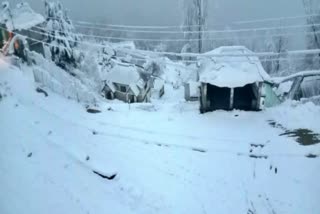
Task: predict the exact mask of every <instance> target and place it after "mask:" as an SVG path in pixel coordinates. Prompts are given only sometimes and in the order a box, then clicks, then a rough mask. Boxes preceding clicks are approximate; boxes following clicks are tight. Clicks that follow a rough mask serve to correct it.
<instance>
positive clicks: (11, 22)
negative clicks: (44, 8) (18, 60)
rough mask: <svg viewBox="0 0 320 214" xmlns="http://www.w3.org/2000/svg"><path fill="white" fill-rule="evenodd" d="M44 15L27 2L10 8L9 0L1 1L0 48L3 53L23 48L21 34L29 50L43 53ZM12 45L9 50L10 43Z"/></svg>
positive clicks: (15, 51)
mask: <svg viewBox="0 0 320 214" xmlns="http://www.w3.org/2000/svg"><path fill="white" fill-rule="evenodd" d="M44 22H45V19H44V17H43V16H42V15H41V14H38V13H36V12H34V11H33V10H32V9H31V7H30V6H29V4H28V3H25V2H24V3H19V4H17V5H16V7H14V8H10V4H9V2H3V3H2V5H1V9H0V27H1V28H0V32H1V33H0V48H2V50H3V52H4V53H5V54H8V53H10V52H14V53H17V52H19V51H20V52H21V50H19V49H24V47H23V43H22V41H21V39H22V38H21V36H20V35H22V36H24V37H25V38H26V41H27V45H28V47H29V50H31V51H36V52H38V53H41V54H44V50H43V44H42V42H41V41H43V40H44V33H41V32H42V30H41V29H40V28H42V27H43V26H42V25H43V23H44ZM12 42H13V43H14V45H11V46H12V47H14V50H11V49H10V48H9V47H10V45H9V44H10V43H12Z"/></svg>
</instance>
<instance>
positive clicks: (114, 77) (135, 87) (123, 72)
mask: <svg viewBox="0 0 320 214" xmlns="http://www.w3.org/2000/svg"><path fill="white" fill-rule="evenodd" d="M105 79H106V80H107V83H108V86H109V87H110V85H111V83H117V84H123V85H128V86H129V87H130V89H131V91H132V92H133V93H134V94H135V95H136V96H138V95H139V93H140V89H142V88H143V86H144V81H143V79H142V78H141V75H140V72H139V70H138V68H137V67H136V66H132V65H126V64H116V65H115V66H114V67H113V68H112V69H111V70H110V71H109V72H108V73H107V74H106V75H105ZM111 87H112V86H111ZM111 87H110V88H111ZM139 88H140V89H139ZM111 90H112V88H111Z"/></svg>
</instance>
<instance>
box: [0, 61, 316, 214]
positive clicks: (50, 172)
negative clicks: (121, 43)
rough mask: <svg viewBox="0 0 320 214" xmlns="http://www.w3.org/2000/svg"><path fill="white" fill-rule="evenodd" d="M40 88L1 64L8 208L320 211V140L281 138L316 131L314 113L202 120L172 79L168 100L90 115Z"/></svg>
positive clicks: (0, 134) (0, 168) (288, 107)
mask: <svg viewBox="0 0 320 214" xmlns="http://www.w3.org/2000/svg"><path fill="white" fill-rule="evenodd" d="M37 87H39V85H37V84H36V83H35V82H34V77H33V74H32V70H31V69H29V68H27V67H25V66H22V67H21V69H19V68H17V67H14V66H12V65H9V64H8V63H6V62H4V61H3V60H1V61H0V94H1V98H0V113H1V115H0V146H1V151H0V189H1V191H0V213H3V214H16V213H33V214H38V213H39V214H42V213H48V214H49V213H52V214H56V213H79V214H81V213H84V214H88V213H146V214H150V213H259V214H264V213H265V214H270V213H288V214H289V213H290V214H295V213H297V214H300V213H315V214H316V213H319V212H320V205H319V198H320V184H319V179H318V178H319V177H320V171H319V169H320V159H319V155H320V144H315V145H310V146H302V145H300V144H298V142H296V141H295V139H294V138H289V137H288V136H286V135H283V132H284V131H285V130H284V129H287V130H294V129H299V128H300V129H301V128H305V129H310V130H311V131H314V132H315V133H319V132H320V125H319V123H318V121H320V114H319V113H320V108H319V107H317V106H314V105H312V104H304V105H302V104H292V103H286V104H283V105H281V106H279V107H276V108H273V109H269V110H266V111H264V112H242V111H232V112H225V111H216V112H213V113H209V114H205V115H201V114H199V111H198V103H186V102H184V101H183V88H179V89H173V87H172V85H171V84H167V85H166V91H167V93H166V94H165V97H164V98H163V100H155V101H154V102H153V103H151V104H131V105H128V104H124V103H120V102H101V103H99V106H100V107H99V110H101V111H102V112H101V113H99V114H89V113H87V111H86V108H85V106H83V104H80V103H77V102H76V101H75V100H70V99H67V98H64V97H62V96H61V95H59V94H56V93H54V92H53V91H52V90H50V89H49V88H45V91H46V92H47V93H48V96H47V97H46V96H45V95H44V94H43V93H37V92H36V88H37ZM306 121H307V122H306ZM316 156H318V157H316ZM98 174H100V175H98ZM101 175H102V177H101ZM114 175H116V176H115V177H114V179H112V178H110V177H113V176H114ZM103 177H104V178H103ZM107 177H108V178H109V179H108V178H107Z"/></svg>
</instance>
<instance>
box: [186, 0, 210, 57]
mask: <svg viewBox="0 0 320 214" xmlns="http://www.w3.org/2000/svg"><path fill="white" fill-rule="evenodd" d="M207 6H208V2H207V0H183V11H184V13H183V26H182V28H183V31H184V32H185V38H186V39H188V40H190V41H189V44H190V46H191V50H192V51H195V52H199V53H202V52H203V31H204V30H205V26H206V20H207V9H206V8H207ZM191 31H193V33H192V32H191ZM194 32H197V33H194ZM192 40H196V42H192Z"/></svg>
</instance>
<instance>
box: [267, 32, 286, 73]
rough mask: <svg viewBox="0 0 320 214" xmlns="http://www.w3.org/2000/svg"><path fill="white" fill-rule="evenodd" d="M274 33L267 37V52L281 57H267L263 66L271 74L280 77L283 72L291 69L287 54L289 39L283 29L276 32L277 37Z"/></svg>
mask: <svg viewBox="0 0 320 214" xmlns="http://www.w3.org/2000/svg"><path fill="white" fill-rule="evenodd" d="M273 33H274V32H272V33H271V34H270V35H267V36H266V44H265V46H266V51H268V52H273V53H278V54H279V55H277V56H271V57H267V58H266V61H265V62H264V63H263V64H264V67H265V69H266V71H267V72H268V73H269V74H271V75H280V74H281V73H283V72H287V70H288V68H289V62H288V54H287V52H288V43H289V38H288V36H287V35H286V34H285V30H284V29H281V28H280V29H279V30H277V31H276V32H275V33H276V35H277V36H274V35H272V34H273Z"/></svg>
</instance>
